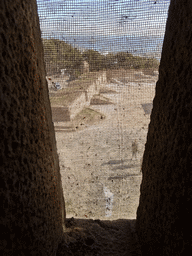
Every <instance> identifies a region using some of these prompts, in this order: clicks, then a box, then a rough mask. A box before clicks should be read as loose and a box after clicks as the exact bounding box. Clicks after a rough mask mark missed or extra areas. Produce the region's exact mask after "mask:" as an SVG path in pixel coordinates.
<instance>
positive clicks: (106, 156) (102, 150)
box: [54, 71, 158, 220]
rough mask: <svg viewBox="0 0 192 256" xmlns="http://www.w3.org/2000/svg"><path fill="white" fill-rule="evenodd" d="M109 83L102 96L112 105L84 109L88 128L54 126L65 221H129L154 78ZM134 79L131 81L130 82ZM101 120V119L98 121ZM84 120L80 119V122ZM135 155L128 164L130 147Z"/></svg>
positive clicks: (134, 205)
mask: <svg viewBox="0 0 192 256" xmlns="http://www.w3.org/2000/svg"><path fill="white" fill-rule="evenodd" d="M134 75H135V79H130V76H127V77H124V79H121V78H120V77H114V79H113V83H109V84H107V85H106V86H105V87H107V88H108V89H110V90H113V91H114V92H112V91H111V92H110V93H106V92H105V93H102V96H104V97H107V98H108V99H110V101H111V102H112V103H113V104H103V105H90V108H91V109H93V110H95V111H98V112H100V113H101V119H100V120H98V121H97V122H95V123H93V124H89V123H86V122H84V120H83V119H82V121H81V122H80V123H79V125H78V126H76V127H75V128H74V127H73V125H72V122H55V123H54V126H55V131H56V141H57V149H58V153H59V159H60V170H61V177H62V184H63V190H64V198H65V202H66V213H67V218H70V217H75V218H91V219H101V220H115V219H135V218H136V211H137V207H138V203H139V195H140V183H141V179H142V174H141V163H142V156H143V152H144V148H145V143H146V136H147V131H148V125H149V122H150V111H151V107H152V101H153V98H154V95H155V85H156V81H157V79H158V75H157V74H156V75H153V76H152V75H144V74H143V73H142V72H141V71H135V73H134ZM136 76H137V77H136ZM103 117H104V118H103ZM84 118H85V117H84ZM135 140H136V143H137V145H138V153H137V155H136V157H135V156H134V157H133V158H132V143H133V142H134V141H135Z"/></svg>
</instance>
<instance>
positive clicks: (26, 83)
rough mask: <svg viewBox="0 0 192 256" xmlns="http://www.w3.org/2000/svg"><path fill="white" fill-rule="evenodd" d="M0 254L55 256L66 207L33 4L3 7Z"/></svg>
mask: <svg viewBox="0 0 192 256" xmlns="http://www.w3.org/2000/svg"><path fill="white" fill-rule="evenodd" d="M0 20H1V22H0V45H1V47H0V74H1V75H0V84H1V86H0V97H1V98H0V135H1V140H0V170H1V172H0V180H1V192H0V198H1V218H0V230H1V231H0V240H1V246H0V255H7V256H10V255H19V256H21V255H24V256H26V255H55V254H56V250H57V247H58V243H59V242H60V240H61V237H62V235H63V230H64V229H65V226H64V221H65V208H64V199H63V191H62V186H61V177H60V170H59V164H58V155H57V150H56V142H55V135H54V128H53V123H52V117H51V108H50V102H49V98H48V87H47V82H46V79H45V68H44V58H43V47H42V42H41V35H40V28H39V19H38V16H37V7H36V1H35V0H25V1H24V0H14V1H12V0H2V1H1V4H0Z"/></svg>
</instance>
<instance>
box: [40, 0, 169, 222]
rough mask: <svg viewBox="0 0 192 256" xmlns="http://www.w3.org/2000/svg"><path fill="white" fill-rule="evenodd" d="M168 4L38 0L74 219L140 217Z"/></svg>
mask: <svg viewBox="0 0 192 256" xmlns="http://www.w3.org/2000/svg"><path fill="white" fill-rule="evenodd" d="M169 4H170V1H169V0H157V1H154V0H119V1H118V0H95V1H94V0H62V1H61V0H37V5H38V14H39V19H40V27H41V32H42V41H43V46H44V58H45V65H46V73H47V82H48V88H49V97H50V102H51V108H52V118H53V122H54V127H55V134H56V140H57V149H58V154H59V158H60V170H61V176H62V183H63V190H64V198H65V203H66V213H67V217H72V216H73V217H78V218H93V219H95V218H100V219H118V218H125V219H126V218H127V219H131V218H136V211H137V207H138V203H139V194H140V183H141V179H142V172H141V167H142V157H143V152H144V148H145V143H146V136H147V131H148V124H149V122H150V113H151V110H152V104H153V98H154V95H155V85H156V82H157V80H158V67H159V61H160V57H161V50H162V44H163V39H164V32H165V25H166V20H167V13H168V7H169Z"/></svg>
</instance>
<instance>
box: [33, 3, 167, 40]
mask: <svg viewBox="0 0 192 256" xmlns="http://www.w3.org/2000/svg"><path fill="white" fill-rule="evenodd" d="M169 4H170V0H157V1H154V0H37V6H38V14H39V19H40V27H41V31H42V37H44V38H46V37H48V38H50V37H51V38H61V36H62V38H63V39H64V38H65V37H69V36H71V37H78V36H81V37H83V36H84V37H88V36H90V37H91V38H92V39H91V40H93V41H94V40H97V38H98V37H99V38H101V37H109V36H110V37H111V38H112V37H123V36H126V37H129V38H133V37H141V38H142V37H143V38H145V40H146V39H147V38H151V37H161V38H163V37H164V33H165V25H166V20H167V14H168V8H169Z"/></svg>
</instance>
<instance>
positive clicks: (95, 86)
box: [67, 71, 107, 120]
mask: <svg viewBox="0 0 192 256" xmlns="http://www.w3.org/2000/svg"><path fill="white" fill-rule="evenodd" d="M106 83H107V76H106V71H104V72H103V73H102V74H101V75H99V76H98V78H97V80H96V81H94V82H93V83H92V84H91V85H90V86H89V87H88V89H87V90H86V91H84V92H83V91H82V93H81V94H80V96H79V97H77V98H76V99H75V100H74V101H73V102H72V103H71V104H70V105H69V106H68V107H67V108H68V112H69V116H70V120H72V119H73V118H74V117H75V116H76V115H77V114H78V113H79V112H80V111H81V110H82V109H83V108H84V107H88V106H89V105H90V101H91V99H92V97H93V95H95V94H98V93H99V91H100V89H101V87H102V86H103V85H104V84H106Z"/></svg>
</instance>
